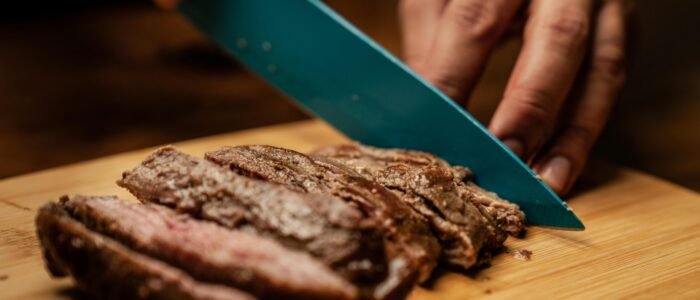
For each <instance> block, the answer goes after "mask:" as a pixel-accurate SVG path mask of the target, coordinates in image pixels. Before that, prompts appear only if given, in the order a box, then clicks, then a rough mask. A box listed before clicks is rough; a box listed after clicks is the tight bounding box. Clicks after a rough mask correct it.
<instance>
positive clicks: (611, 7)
mask: <svg viewBox="0 0 700 300" xmlns="http://www.w3.org/2000/svg"><path fill="white" fill-rule="evenodd" d="M626 11H627V9H626V7H625V3H624V1H620V0H609V1H605V2H603V5H602V7H601V10H600V12H599V15H598V23H597V25H596V29H595V33H594V39H593V48H592V53H591V56H590V58H591V59H590V71H589V73H588V74H587V75H586V77H585V78H584V82H583V85H582V91H581V95H580V98H577V99H576V100H577V101H576V102H574V105H573V106H572V116H571V118H570V119H569V120H565V121H564V122H563V124H562V125H563V128H562V130H561V132H560V133H559V134H557V135H556V136H555V139H554V141H553V143H552V146H551V148H549V149H547V152H546V153H545V155H543V156H542V159H541V160H540V161H539V162H538V163H537V164H536V165H535V167H534V169H535V170H536V171H537V173H539V174H540V176H541V177H542V178H543V180H544V181H545V182H546V183H547V184H548V185H549V186H550V187H551V188H552V189H553V190H554V191H555V192H557V193H560V194H564V193H566V192H568V190H569V189H570V188H571V186H572V185H573V183H574V181H575V180H576V178H577V177H578V176H579V174H580V173H581V171H582V170H583V168H584V166H585V164H586V160H587V158H588V153H589V151H590V149H591V147H592V146H593V144H594V143H595V140H596V139H597V138H598V136H599V135H600V132H601V131H602V129H603V126H604V124H605V121H606V120H607V118H608V115H609V113H610V110H611V108H612V106H613V103H614V99H615V98H616V96H617V93H618V91H619V90H620V87H621V85H622V83H623V81H624V78H625V69H624V60H625V56H624V54H625V49H624V48H625V47H624V46H625V40H626V37H625V22H626Z"/></svg>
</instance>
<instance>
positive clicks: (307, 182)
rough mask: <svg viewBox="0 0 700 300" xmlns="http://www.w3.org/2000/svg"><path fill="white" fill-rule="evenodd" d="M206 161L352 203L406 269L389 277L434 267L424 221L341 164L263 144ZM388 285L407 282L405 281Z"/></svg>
mask: <svg viewBox="0 0 700 300" xmlns="http://www.w3.org/2000/svg"><path fill="white" fill-rule="evenodd" d="M205 157H206V158H207V159H208V160H210V161H212V162H214V163H216V164H219V165H222V166H225V167H228V168H230V169H231V170H233V171H234V172H236V173H239V174H243V175H246V176H250V177H254V178H261V179H264V180H267V181H271V182H275V183H280V184H285V185H287V186H288V187H290V188H291V189H294V190H297V191H301V192H307V193H324V194H330V195H334V196H337V197H339V198H341V199H343V200H345V201H348V202H349V203H352V204H354V205H356V206H357V207H358V208H359V209H360V210H362V211H363V212H364V214H365V215H367V216H368V217H369V218H372V219H373V220H375V223H377V224H380V225H381V227H382V229H383V233H384V237H385V238H384V239H385V245H386V246H385V247H386V248H387V251H388V252H389V253H388V255H387V256H388V257H389V258H390V259H391V260H392V261H393V260H396V259H403V260H405V261H406V262H404V263H403V265H405V266H406V268H405V270H403V271H402V272H401V274H390V277H391V276H395V277H397V278H399V279H400V278H406V277H410V273H415V271H418V272H419V274H420V279H421V280H424V279H427V277H428V276H429V275H430V273H431V272H432V270H433V268H434V267H435V265H436V263H437V259H438V257H439V254H440V245H439V244H438V242H437V239H435V237H434V236H433V235H432V233H431V232H430V228H429V227H428V225H427V223H426V221H425V220H424V219H423V218H422V217H421V216H420V215H418V214H416V213H415V212H414V211H413V210H412V209H411V208H410V207H409V206H408V205H406V204H405V203H403V202H402V201H401V200H399V199H398V198H397V197H396V195H394V194H393V193H391V192H390V191H389V190H387V189H386V188H384V187H383V186H382V185H379V184H377V183H375V182H374V181H370V180H368V179H366V178H364V177H363V176H362V175H360V174H358V173H356V172H354V171H352V170H350V169H348V168H345V167H344V166H341V165H338V164H334V163H332V162H329V161H327V160H318V159H312V158H311V157H309V156H307V155H305V154H302V153H299V152H296V151H293V150H289V149H283V148H278V147H272V146H264V145H250V146H238V147H224V148H221V149H219V150H217V151H213V152H208V153H207V154H206V155H205ZM395 263H397V264H398V263H400V262H398V261H397V262H395ZM397 271H399V270H397ZM390 282H397V283H399V282H403V283H410V282H409V280H390ZM380 298H381V297H380Z"/></svg>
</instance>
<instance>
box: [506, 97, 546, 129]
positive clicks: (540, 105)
mask: <svg viewBox="0 0 700 300" xmlns="http://www.w3.org/2000/svg"><path fill="white" fill-rule="evenodd" d="M511 97H513V103H515V106H516V109H517V112H518V114H519V115H520V116H522V117H523V118H524V119H526V120H528V122H527V123H528V126H536V127H546V125H547V123H549V122H550V120H551V119H552V117H553V116H554V112H555V99H554V97H553V96H552V95H551V94H549V93H548V92H545V91H542V90H539V89H530V88H521V89H518V90H515V91H514V92H513V93H512V96H511Z"/></svg>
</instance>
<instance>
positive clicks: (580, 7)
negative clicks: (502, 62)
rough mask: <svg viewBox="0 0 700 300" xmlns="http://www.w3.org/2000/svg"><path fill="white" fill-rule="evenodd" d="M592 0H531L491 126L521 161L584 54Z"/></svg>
mask: <svg viewBox="0 0 700 300" xmlns="http://www.w3.org/2000/svg"><path fill="white" fill-rule="evenodd" d="M592 2H593V1H591V0H534V1H532V7H531V9H532V10H531V17H530V20H529V21H528V23H527V25H526V27H525V41H524V45H523V50H522V51H521V53H520V56H519V57H518V61H517V63H516V66H515V69H514V71H513V74H512V75H511V78H510V80H509V82H508V85H507V87H506V91H505V93H504V96H503V101H502V102H501V104H500V105H499V107H498V109H497V110H496V113H495V114H494V116H493V120H492V121H491V125H490V129H491V131H492V132H493V133H494V135H496V136H497V137H499V138H500V139H502V140H504V141H505V142H506V144H507V145H509V146H510V147H511V148H512V149H513V150H514V152H516V154H518V155H519V156H521V157H522V158H523V159H524V160H526V161H527V160H528V158H529V157H530V156H532V155H534V154H535V152H536V151H537V149H538V148H539V147H540V146H541V145H542V144H543V143H544V141H545V140H546V138H547V136H548V134H549V131H550V130H551V128H552V126H553V124H554V122H555V120H556V117H557V114H558V111H559V108H560V107H561V103H562V102H563V100H564V98H565V97H566V96H567V94H568V92H569V89H570V88H571V85H572V83H573V82H574V79H575V78H576V75H577V73H578V70H579V67H580V65H581V61H582V59H583V57H584V54H585V53H586V48H587V42H588V33H589V26H590V17H591V16H590V15H591V13H592V9H593V7H592V6H593V3H592Z"/></svg>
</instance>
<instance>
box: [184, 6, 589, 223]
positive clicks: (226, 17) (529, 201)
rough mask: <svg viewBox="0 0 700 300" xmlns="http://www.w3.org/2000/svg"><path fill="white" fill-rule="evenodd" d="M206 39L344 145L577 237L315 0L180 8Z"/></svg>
mask: <svg viewBox="0 0 700 300" xmlns="http://www.w3.org/2000/svg"><path fill="white" fill-rule="evenodd" d="M180 11H181V12H182V13H183V14H184V15H185V16H187V17H188V18H189V19H190V20H191V21H192V22H193V23H194V24H195V25H196V26H197V27H198V28H199V29H200V30H202V31H203V32H204V33H205V34H206V35H207V36H209V37H210V38H212V39H213V40H214V41H216V42H217V43H219V44H220V45H221V46H223V47H224V48H225V49H227V50H228V51H230V52H231V53H232V54H234V55H235V57H236V58H238V59H239V60H240V61H241V62H243V63H244V64H245V65H246V66H247V67H249V68H250V69H251V70H253V71H254V72H255V73H257V74H258V75H259V76H261V77H262V78H264V79H266V80H267V81H268V82H269V83H271V84H272V85H274V86H275V87H276V88H278V89H279V90H281V91H282V92H284V93H285V94H287V95H288V96H290V97H291V98H293V99H294V100H296V101H297V102H298V103H300V104H301V105H302V106H303V107H304V108H306V109H307V110H309V111H311V112H312V113H314V114H315V115H317V116H319V117H321V118H322V119H324V120H325V121H326V122H328V123H330V124H331V125H333V126H335V127H336V128H337V129H339V130H340V131H342V132H343V133H344V134H346V135H347V136H348V137H350V138H352V139H354V140H357V141H359V142H361V143H364V144H368V145H373V146H378V147H395V148H404V149H416V150H422V151H427V152H430V153H433V154H435V155H437V156H439V157H442V158H443V159H445V160H447V161H448V162H450V163H452V164H456V165H462V166H467V167H469V168H470V169H471V170H472V171H473V172H474V174H475V175H476V180H477V183H478V184H479V185H481V186H482V187H484V188H486V189H488V190H491V191H494V192H496V193H497V194H499V195H500V196H502V197H503V198H505V199H509V200H510V201H513V202H515V203H517V204H518V205H520V206H521V208H522V210H523V211H524V212H525V214H526V215H527V220H528V223H530V224H533V225H541V226H549V227H556V228H563V229H572V230H583V229H584V225H583V223H582V222H581V221H580V220H579V218H578V217H577V216H576V215H575V214H574V212H573V211H572V210H571V209H570V208H569V207H568V206H567V205H566V204H565V203H564V202H563V201H562V200H561V199H559V197H558V196H557V195H556V194H555V193H553V192H552V191H551V190H550V189H549V188H548V187H547V186H546V185H545V184H543V182H542V181H541V180H539V179H538V178H537V177H536V176H535V174H533V173H532V171H531V170H530V169H529V168H528V167H527V166H526V165H525V164H523V163H522V162H521V161H520V160H519V159H518V158H517V157H516V156H514V155H513V154H512V153H511V152H510V151H509V150H508V149H507V148H506V147H505V146H504V145H503V144H502V143H500V142H499V141H498V140H497V139H496V138H495V137H493V136H492V135H491V134H490V133H489V132H488V131H487V130H486V129H485V128H484V127H483V126H482V125H481V124H480V123H479V122H478V121H477V120H475V119H474V118H473V117H472V116H471V115H469V113H467V112H466V111H465V110H463V109H462V108H461V107H459V106H458V105H456V104H455V103H454V102H453V101H452V100H450V99H449V98H448V97H447V96H445V95H444V94H443V93H441V92H440V91H439V90H437V89H436V88H435V87H433V86H432V85H430V84H429V83H427V82H426V81H425V80H423V79H422V78H421V77H420V76H418V75H416V74H415V73H414V72H413V71H411V70H410V69H409V68H408V67H406V66H405V65H404V64H403V63H401V61H400V60H398V59H397V58H395V57H394V56H392V55H391V54H390V53H388V52H387V51H386V50H384V49H383V48H382V47H381V46H379V45H378V44H376V43H375V42H373V41H372V40H371V39H370V38H368V37H367V36H365V35H364V34H363V33H362V32H360V31H359V30H358V29H356V28H355V27H353V26H352V25H351V24H349V23H348V22H347V21H346V20H345V19H343V18H342V17H340V16H339V15H338V14H336V13H335V12H334V11H333V10H332V9H331V8H329V7H328V6H326V5H325V4H324V3H322V2H321V1H316V0H186V1H184V2H183V3H182V4H181V7H180Z"/></svg>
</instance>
